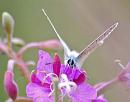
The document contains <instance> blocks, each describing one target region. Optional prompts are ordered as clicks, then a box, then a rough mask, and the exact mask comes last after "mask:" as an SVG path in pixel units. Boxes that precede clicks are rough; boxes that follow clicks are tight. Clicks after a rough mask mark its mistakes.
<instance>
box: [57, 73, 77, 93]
mask: <svg viewBox="0 0 130 102" xmlns="http://www.w3.org/2000/svg"><path fill="white" fill-rule="evenodd" d="M58 88H59V89H60V90H61V91H62V89H64V90H65V92H66V93H67V94H69V93H70V92H71V91H73V90H76V88H77V85H76V83H75V82H73V81H69V79H68V78H67V76H66V75H65V74H61V78H60V82H59V84H58Z"/></svg>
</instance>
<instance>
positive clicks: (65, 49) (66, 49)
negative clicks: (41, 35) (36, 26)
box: [42, 9, 70, 60]
mask: <svg viewBox="0 0 130 102" xmlns="http://www.w3.org/2000/svg"><path fill="white" fill-rule="evenodd" d="M42 11H43V13H44V15H45V16H46V17H47V20H48V21H49V23H50V24H51V26H52V28H53V30H54V32H55V33H56V35H57V37H58V38H59V40H60V42H61V44H62V46H63V48H64V60H66V59H68V56H69V53H70V49H69V47H68V46H67V44H66V43H65V42H64V41H63V40H62V38H61V37H60V35H59V33H58V32H57V30H56V28H55V26H54V25H53V23H52V21H51V20H50V18H49V16H48V15H47V14H46V12H45V10H44V9H42Z"/></svg>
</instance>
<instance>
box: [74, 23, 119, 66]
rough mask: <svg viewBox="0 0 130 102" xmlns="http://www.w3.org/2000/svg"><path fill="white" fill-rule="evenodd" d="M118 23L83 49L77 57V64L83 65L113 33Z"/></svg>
mask: <svg viewBox="0 0 130 102" xmlns="http://www.w3.org/2000/svg"><path fill="white" fill-rule="evenodd" d="M117 25H118V23H115V24H114V25H112V26H111V27H110V28H108V29H107V30H106V31H105V32H104V33H102V34H101V35H100V36H99V37H98V38H97V39H95V40H94V41H93V42H92V43H90V44H89V45H88V46H87V47H86V48H85V49H84V50H83V51H81V52H80V53H79V55H78V57H77V58H76V60H77V65H78V66H79V67H81V66H82V64H83V62H84V61H85V59H86V58H87V57H88V56H89V54H91V53H92V52H93V51H94V50H95V49H96V48H98V47H99V46H101V45H102V44H103V42H104V40H105V39H106V38H107V37H108V36H109V35H110V34H111V33H112V31H113V30H114V29H115V28H116V27H117Z"/></svg>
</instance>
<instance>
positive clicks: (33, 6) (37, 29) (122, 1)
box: [0, 0, 130, 102]
mask: <svg viewBox="0 0 130 102" xmlns="http://www.w3.org/2000/svg"><path fill="white" fill-rule="evenodd" d="M42 8H44V9H45V10H46V11H47V14H48V15H49V16H50V18H51V20H52V21H53V23H54V25H55V27H56V29H57V30H58V31H59V33H60V35H61V36H62V38H63V39H64V40H65V41H66V43H67V44H68V45H69V46H70V48H72V49H75V50H77V51H81V50H82V49H83V48H84V47H85V46H86V45H88V44H89V43H90V42H91V41H93V40H94V39H95V38H96V37H98V36H99V35H100V34H101V33H103V32H104V31H105V30H106V29H107V28H108V27H110V26H111V25H112V24H114V23H115V22H119V26H118V28H117V29H116V30H115V31H114V32H113V34H112V35H111V36H110V37H109V38H108V39H107V40H106V41H105V44H104V45H103V46H102V47H100V48H98V49H97V50H96V51H95V52H94V53H92V54H91V55H90V56H89V58H88V59H87V60H86V62H85V64H84V66H83V67H84V68H85V69H86V71H87V73H88V76H89V82H90V83H91V84H96V83H98V82H100V81H107V80H110V79H112V78H113V77H114V76H116V75H117V74H118V73H119V71H120V68H118V66H117V65H116V64H115V63H114V60H115V59H121V60H122V63H123V64H124V65H125V64H126V63H127V61H128V60H129V59H130V0H97V1H96V0H0V15H2V12H4V11H8V12H9V13H10V14H12V15H13V17H14V19H15V30H14V36H15V37H20V38H22V39H24V40H25V41H26V42H32V41H44V40H48V39H53V38H57V37H56V35H55V33H54V32H53V30H52V28H51V26H50V24H49V23H48V21H47V20H46V18H45V16H44V15H43V13H42V10H41V9H42ZM0 19H1V16H0ZM0 23H1V21H0ZM0 36H1V38H4V37H6V35H5V34H4V32H3V30H2V26H0ZM37 51H38V49H36V50H28V51H27V52H26V54H25V56H24V59H25V60H30V59H32V60H34V61H37ZM58 52H59V53H60V55H63V51H58ZM52 53H54V51H53V52H52ZM6 66H7V57H6V56H5V55H0V102H5V100H6V99H7V96H6V94H5V92H4V88H3V76H4V72H5V70H6ZM31 69H33V68H31ZM31 69H30V70H31ZM15 80H16V81H17V83H18V85H19V95H20V96H25V95H26V94H25V86H26V81H25V79H24V78H23V77H22V76H21V75H20V72H19V70H18V69H16V68H15ZM105 97H106V98H108V100H109V102H130V89H128V87H126V85H123V84H118V85H117V86H115V87H113V88H112V89H109V90H107V91H106V92H105Z"/></svg>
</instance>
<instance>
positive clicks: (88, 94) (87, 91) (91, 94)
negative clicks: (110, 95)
mask: <svg viewBox="0 0 130 102" xmlns="http://www.w3.org/2000/svg"><path fill="white" fill-rule="evenodd" d="M70 96H71V98H72V102H91V99H93V98H96V96H97V92H96V90H95V89H94V88H93V87H92V86H91V85H89V84H86V83H82V84H80V85H78V87H77V89H76V90H75V91H73V92H72V93H71V94H70Z"/></svg>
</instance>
